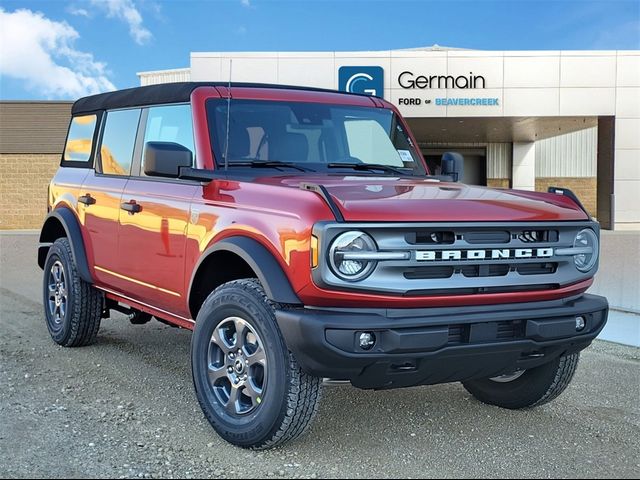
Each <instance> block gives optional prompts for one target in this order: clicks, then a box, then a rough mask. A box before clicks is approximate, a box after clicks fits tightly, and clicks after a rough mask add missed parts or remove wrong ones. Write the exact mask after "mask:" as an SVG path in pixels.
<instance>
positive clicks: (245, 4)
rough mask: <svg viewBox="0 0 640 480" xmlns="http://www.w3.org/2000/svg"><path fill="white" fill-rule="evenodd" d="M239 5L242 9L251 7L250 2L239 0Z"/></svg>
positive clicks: (249, 0) (248, 0)
mask: <svg viewBox="0 0 640 480" xmlns="http://www.w3.org/2000/svg"><path fill="white" fill-rule="evenodd" d="M240 3H241V4H242V6H243V7H250V6H251V0H240Z"/></svg>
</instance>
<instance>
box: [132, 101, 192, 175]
mask: <svg viewBox="0 0 640 480" xmlns="http://www.w3.org/2000/svg"><path fill="white" fill-rule="evenodd" d="M147 142H173V143H179V144H180V145H182V146H184V147H187V148H188V149H189V150H191V153H193V158H194V161H195V156H196V149H195V147H194V141H193V121H192V119H191V105H166V106H161V107H151V108H149V115H148V117H147V129H146V131H145V134H144V144H145V147H146V145H147ZM141 172H143V174H144V154H143V156H142V168H141Z"/></svg>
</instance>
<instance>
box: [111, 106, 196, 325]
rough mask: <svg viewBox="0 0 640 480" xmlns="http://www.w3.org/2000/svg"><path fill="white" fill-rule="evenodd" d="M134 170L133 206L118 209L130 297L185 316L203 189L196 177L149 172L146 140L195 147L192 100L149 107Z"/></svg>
mask: <svg viewBox="0 0 640 480" xmlns="http://www.w3.org/2000/svg"><path fill="white" fill-rule="evenodd" d="M143 124H144V130H142V129H141V135H140V137H139V139H138V146H137V148H136V151H137V153H136V156H135V158H136V161H135V165H134V168H133V174H132V176H131V178H130V180H129V181H128V182H127V185H126V187H125V189H124V194H123V197H122V202H123V203H124V204H130V205H136V207H135V209H134V210H135V211H125V210H121V211H120V232H119V238H120V239H119V245H118V252H119V257H120V260H121V261H122V262H123V263H122V265H123V269H124V268H126V271H127V276H128V277H129V285H128V291H129V292H130V295H131V297H132V298H134V299H136V300H138V301H141V302H143V303H147V304H149V305H152V306H154V307H156V308H160V309H163V310H167V311H169V312H171V313H174V314H177V315H181V316H187V317H188V312H187V311H186V305H187V300H186V298H185V292H184V291H183V290H184V274H185V260H184V254H185V245H186V233H187V226H188V224H189V220H190V206H191V200H192V198H193V196H194V195H195V194H196V192H202V186H201V185H200V184H199V183H198V182H191V181H185V180H178V179H168V178H160V177H150V176H146V175H145V173H144V151H145V145H146V143H147V142H152V141H162V142H174V143H179V144H181V145H183V146H185V147H187V148H189V149H190V150H191V151H192V152H193V154H194V155H193V158H194V162H195V148H194V138H193V121H192V115H191V107H190V105H188V104H180V105H162V106H157V107H150V108H148V109H145V111H144V113H143Z"/></svg>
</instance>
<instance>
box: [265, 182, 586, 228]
mask: <svg viewBox="0 0 640 480" xmlns="http://www.w3.org/2000/svg"><path fill="white" fill-rule="evenodd" d="M258 182H260V183H268V184H272V185H273V184H278V185H280V186H288V187H293V188H299V187H300V184H301V183H315V184H318V185H323V186H325V187H326V188H327V190H328V191H329V193H330V194H331V197H332V198H333V200H334V201H335V203H336V204H337V205H338V208H339V209H340V211H341V212H342V215H343V216H344V218H345V220H347V221H351V222H370V221H383V222H391V221H394V222H403V221H406V222H473V221H475V222H482V221H493V222H532V221H533V222H539V221H558V220H587V219H588V216H587V215H586V214H585V212H584V211H582V209H581V208H580V207H579V206H578V205H576V204H575V202H573V201H572V200H571V199H569V198H567V197H564V196H562V195H557V194H550V193H539V192H528V191H520V190H502V189H491V188H486V187H477V186H471V185H464V184H460V183H447V182H440V181H437V180H432V179H428V178H416V179H412V178H407V177H403V178H395V177H375V176H370V175H361V176H360V175H351V176H340V175H324V176H321V175H299V176H298V175H294V176H283V177H270V178H264V179H260V180H258Z"/></svg>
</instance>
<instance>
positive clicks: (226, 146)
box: [224, 58, 233, 172]
mask: <svg viewBox="0 0 640 480" xmlns="http://www.w3.org/2000/svg"><path fill="white" fill-rule="evenodd" d="M232 67H233V59H232V58H230V59H229V88H227V134H226V137H225V140H224V170H225V172H226V171H227V169H228V168H229V117H230V116H231V68H232Z"/></svg>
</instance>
